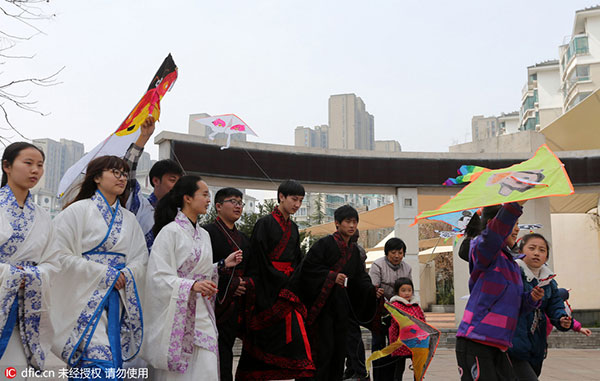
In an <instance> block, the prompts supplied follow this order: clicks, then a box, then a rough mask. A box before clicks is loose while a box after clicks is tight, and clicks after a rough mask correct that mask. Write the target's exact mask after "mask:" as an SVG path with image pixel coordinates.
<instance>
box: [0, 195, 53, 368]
mask: <svg viewBox="0 0 600 381" xmlns="http://www.w3.org/2000/svg"><path fill="white" fill-rule="evenodd" d="M52 239H53V229H52V221H51V219H50V215H49V214H48V213H47V212H46V211H45V210H43V209H42V208H40V207H39V206H37V205H35V203H34V202H33V199H32V196H31V194H29V195H28V196H27V198H26V199H25V204H24V206H23V208H22V209H21V208H20V207H19V205H18V204H17V200H16V199H15V196H14V194H13V192H12V190H11V188H10V187H9V186H8V185H6V186H4V187H2V188H0V284H1V286H0V368H1V369H2V370H4V369H6V368H7V367H14V368H16V370H17V378H16V379H19V377H20V374H21V371H22V370H23V369H24V368H26V367H27V366H31V367H33V368H36V369H44V362H45V359H46V356H47V355H48V353H49V351H50V346H51V343H52V336H53V335H54V333H53V330H52V325H51V322H50V316H49V310H50V305H51V303H50V280H51V278H54V276H55V275H56V273H57V272H58V270H59V264H58V260H57V258H56V257H55V256H52V255H51V251H50V248H49V246H50V243H51V242H52ZM19 267H22V269H21V268H19ZM23 281H24V288H21V284H22V283H23Z"/></svg>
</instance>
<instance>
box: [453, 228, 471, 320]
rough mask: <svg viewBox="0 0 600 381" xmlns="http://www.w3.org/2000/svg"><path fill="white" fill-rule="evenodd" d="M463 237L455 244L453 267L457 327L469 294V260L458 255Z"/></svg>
mask: <svg viewBox="0 0 600 381" xmlns="http://www.w3.org/2000/svg"><path fill="white" fill-rule="evenodd" d="M463 239H464V238H461V239H459V240H458V242H457V243H456V245H454V250H453V253H452V261H453V262H452V263H453V266H452V267H453V269H454V322H455V323H456V326H457V327H458V325H459V324H460V321H461V320H462V317H463V313H464V312H465V307H466V306H467V298H465V295H469V262H466V261H464V260H462V259H461V258H460V257H459V256H458V249H459V248H460V244H461V243H462V241H463Z"/></svg>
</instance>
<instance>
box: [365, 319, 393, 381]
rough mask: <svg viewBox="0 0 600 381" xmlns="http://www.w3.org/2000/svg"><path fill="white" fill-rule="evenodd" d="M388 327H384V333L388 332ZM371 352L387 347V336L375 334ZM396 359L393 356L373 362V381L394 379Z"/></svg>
mask: <svg viewBox="0 0 600 381" xmlns="http://www.w3.org/2000/svg"><path fill="white" fill-rule="evenodd" d="M387 329H388V327H387V326H384V330H383V332H387ZM371 338H372V341H371V351H372V352H375V351H378V350H380V349H383V348H385V347H386V346H387V341H388V338H387V335H386V334H380V333H377V332H373V333H372V335H371ZM395 362H396V359H395V358H394V357H392V356H386V357H384V358H381V359H379V360H375V361H373V368H372V369H373V380H374V381H389V380H393V379H394V371H395V368H396V366H395Z"/></svg>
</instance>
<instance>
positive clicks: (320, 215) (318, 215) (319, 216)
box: [310, 193, 325, 225]
mask: <svg viewBox="0 0 600 381" xmlns="http://www.w3.org/2000/svg"><path fill="white" fill-rule="evenodd" d="M322 198H323V194H322V193H318V194H317V198H316V199H315V212H314V213H313V214H312V215H311V216H310V222H311V224H313V225H321V224H322V223H323V222H325V211H323V201H322Z"/></svg>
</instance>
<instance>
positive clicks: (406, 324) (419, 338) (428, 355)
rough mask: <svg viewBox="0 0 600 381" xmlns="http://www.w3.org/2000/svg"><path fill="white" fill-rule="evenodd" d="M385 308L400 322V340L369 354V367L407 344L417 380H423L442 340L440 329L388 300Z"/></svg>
mask: <svg viewBox="0 0 600 381" xmlns="http://www.w3.org/2000/svg"><path fill="white" fill-rule="evenodd" d="M385 308H386V309H387V310H388V311H389V312H390V314H391V315H392V318H393V319H394V320H395V321H396V322H397V323H398V326H399V328H400V334H399V336H398V340H396V341H395V342H393V343H391V344H390V345H388V346H387V347H385V348H383V349H382V350H380V351H376V352H373V353H372V354H371V356H369V358H368V359H367V369H370V368H371V363H372V362H373V361H375V360H378V359H380V358H382V357H385V356H388V355H390V354H391V353H393V352H394V351H395V350H396V349H398V348H400V347H401V346H403V345H406V346H407V347H408V348H409V349H410V351H411V352H412V364H413V371H414V372H415V380H418V381H421V380H423V377H424V376H425V372H426V371H427V367H428V366H429V363H431V360H432V359H433V355H434V354H435V350H436V349H437V346H438V343H439V341H440V331H438V330H437V329H435V328H433V327H432V326H430V325H429V324H427V323H425V322H424V321H422V320H419V319H417V318H416V317H414V316H411V315H409V314H407V313H406V312H404V311H402V310H400V309H398V308H396V307H395V306H394V305H392V304H390V303H388V302H386V303H385Z"/></svg>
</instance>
